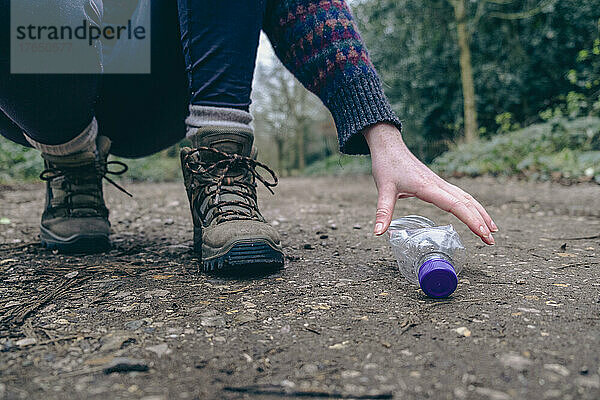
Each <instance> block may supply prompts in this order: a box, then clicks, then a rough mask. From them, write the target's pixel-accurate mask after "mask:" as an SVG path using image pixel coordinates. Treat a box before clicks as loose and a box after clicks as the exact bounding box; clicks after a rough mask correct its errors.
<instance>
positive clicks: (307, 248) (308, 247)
mask: <svg viewBox="0 0 600 400" xmlns="http://www.w3.org/2000/svg"><path fill="white" fill-rule="evenodd" d="M302 247H303V248H304V250H313V249H314V248H315V247H314V246H313V245H312V244H310V243H305V244H304V246H302Z"/></svg>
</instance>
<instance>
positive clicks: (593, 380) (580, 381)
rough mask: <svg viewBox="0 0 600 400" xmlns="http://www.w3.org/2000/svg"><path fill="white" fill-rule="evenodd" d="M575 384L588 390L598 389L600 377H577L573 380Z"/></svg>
mask: <svg viewBox="0 0 600 400" xmlns="http://www.w3.org/2000/svg"><path fill="white" fill-rule="evenodd" d="M575 384H576V385H578V386H583V387H587V388H590V389H598V388H600V377H599V376H598V375H590V376H578V377H577V378H575Z"/></svg>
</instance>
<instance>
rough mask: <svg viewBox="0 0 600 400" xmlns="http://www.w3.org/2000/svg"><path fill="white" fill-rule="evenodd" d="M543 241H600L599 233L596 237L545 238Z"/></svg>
mask: <svg viewBox="0 0 600 400" xmlns="http://www.w3.org/2000/svg"><path fill="white" fill-rule="evenodd" d="M544 239H549V240H590V239H600V233H599V234H597V235H591V236H575V237H557V238H551V237H545V238H544Z"/></svg>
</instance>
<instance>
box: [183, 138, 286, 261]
mask: <svg viewBox="0 0 600 400" xmlns="http://www.w3.org/2000/svg"><path fill="white" fill-rule="evenodd" d="M195 140H196V142H195V144H196V145H197V146H198V148H196V149H191V148H189V147H185V148H183V149H181V165H182V169H183V177H184V182H185V187H186V190H187V193H188V198H189V201H190V208H191V211H192V218H193V221H194V250H195V251H196V252H198V253H200V255H201V257H202V265H203V270H204V271H205V272H209V271H215V270H235V271H236V272H242V273H252V272H260V271H262V270H272V269H277V268H280V267H282V266H283V252H282V250H281V242H280V239H279V234H278V233H277V231H276V230H275V229H274V228H273V227H272V226H271V225H269V224H268V223H267V222H265V219H264V218H263V216H262V215H261V213H260V211H259V210H258V203H257V198H256V186H257V185H256V180H259V181H260V182H262V183H263V184H264V185H265V186H266V187H267V189H269V191H271V193H273V191H272V190H271V187H273V186H275V185H277V177H276V176H275V173H274V172H273V171H272V170H271V169H269V168H268V167H267V166H266V165H264V164H262V163H260V162H258V161H256V159H255V157H252V156H251V152H252V141H253V136H252V134H251V133H247V132H233V133H232V132H218V131H207V132H201V133H198V134H197V135H196V137H195ZM257 167H260V168H263V169H264V170H266V171H267V172H268V173H269V174H270V175H271V177H272V178H273V180H274V181H273V182H268V181H266V180H265V179H264V178H263V177H262V176H261V175H260V174H259V173H258V172H257V171H256V168H257Z"/></svg>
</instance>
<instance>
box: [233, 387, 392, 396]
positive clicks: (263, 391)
mask: <svg viewBox="0 0 600 400" xmlns="http://www.w3.org/2000/svg"><path fill="white" fill-rule="evenodd" d="M223 390H225V391H227V392H235V393H247V394H254V395H270V396H280V397H312V398H319V397H320V398H328V399H393V398H394V395H393V393H391V392H384V393H376V394H366V395H360V394H349V393H348V394H346V393H339V392H324V391H318V390H315V391H312V390H285V388H284V387H282V386H278V385H251V386H237V387H233V386H225V387H224V388H223Z"/></svg>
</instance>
